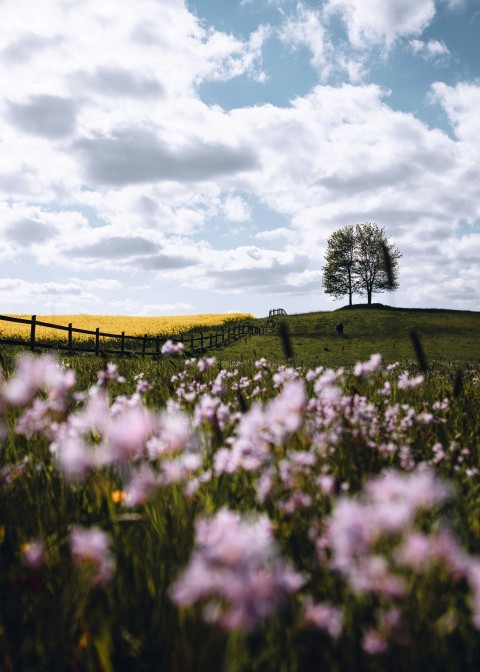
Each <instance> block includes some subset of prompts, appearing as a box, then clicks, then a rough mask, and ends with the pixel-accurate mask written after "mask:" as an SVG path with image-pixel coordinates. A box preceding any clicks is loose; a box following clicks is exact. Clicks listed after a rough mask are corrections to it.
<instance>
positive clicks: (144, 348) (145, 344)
mask: <svg viewBox="0 0 480 672" xmlns="http://www.w3.org/2000/svg"><path fill="white" fill-rule="evenodd" d="M146 349H147V334H145V336H144V337H143V343H142V357H145V350H146Z"/></svg>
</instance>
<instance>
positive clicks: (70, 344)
mask: <svg viewBox="0 0 480 672" xmlns="http://www.w3.org/2000/svg"><path fill="white" fill-rule="evenodd" d="M72 326H73V325H72V323H71V322H69V324H68V349H69V350H72V348H73V331H72Z"/></svg>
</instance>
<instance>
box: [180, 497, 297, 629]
mask: <svg viewBox="0 0 480 672" xmlns="http://www.w3.org/2000/svg"><path fill="white" fill-rule="evenodd" d="M303 583H304V581H303V578H302V577H301V576H300V575H299V574H297V573H296V572H294V571H293V570H291V569H289V568H288V567H287V566H286V565H285V564H284V562H283V560H282V559H281V558H280V556H279V554H278V551H277V547H276V545H275V542H274V539H273V535H272V528H271V523H270V521H269V520H268V518H267V517H266V516H260V517H259V518H258V519H256V520H254V519H250V518H241V517H240V516H239V515H238V514H236V513H234V512H232V511H229V510H226V509H222V510H221V511H219V512H218V513H217V514H216V515H215V516H214V517H213V518H210V519H201V520H198V521H197V523H196V538H195V550H194V552H193V555H192V557H191V558H190V562H189V564H188V566H187V568H186V569H185V571H184V572H183V574H182V575H181V576H180V577H179V579H178V580H177V581H176V583H175V584H174V585H173V587H172V589H171V596H172V599H173V600H174V601H175V602H176V603H177V604H179V605H190V604H193V603H194V602H197V601H199V600H201V601H203V602H204V604H205V610H204V616H205V617H206V619H207V620H213V621H216V622H219V623H220V624H221V625H222V626H223V627H224V628H226V629H228V630H231V629H237V628H241V629H245V630H251V629H253V628H255V627H256V626H257V625H258V624H259V623H260V622H261V621H262V620H264V619H265V618H268V617H270V616H272V615H273V614H274V613H275V612H276V611H277V610H278V609H279V608H280V606H281V605H282V603H283V602H284V600H285V599H286V597H287V596H288V595H289V594H291V593H293V592H295V591H297V590H299V588H300V587H301V586H302V585H303Z"/></svg>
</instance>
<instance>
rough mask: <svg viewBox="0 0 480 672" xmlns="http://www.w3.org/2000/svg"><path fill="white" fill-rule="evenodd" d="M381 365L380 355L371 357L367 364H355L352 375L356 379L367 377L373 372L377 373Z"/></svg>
mask: <svg viewBox="0 0 480 672" xmlns="http://www.w3.org/2000/svg"><path fill="white" fill-rule="evenodd" d="M381 364H382V355H379V354H375V355H371V356H370V359H369V360H368V362H357V364H355V368H354V369H353V373H354V375H355V376H357V377H367V376H370V375H371V374H372V373H375V371H378V369H379V368H380V367H381Z"/></svg>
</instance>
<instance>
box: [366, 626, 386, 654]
mask: <svg viewBox="0 0 480 672" xmlns="http://www.w3.org/2000/svg"><path fill="white" fill-rule="evenodd" d="M362 648H363V650H364V651H365V652H366V653H369V654H370V655H371V656H375V655H378V654H379V653H385V651H386V650H387V642H386V640H385V637H383V636H382V635H381V634H380V633H379V632H377V631H376V630H367V632H366V633H365V636H364V638H363V644H362Z"/></svg>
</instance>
